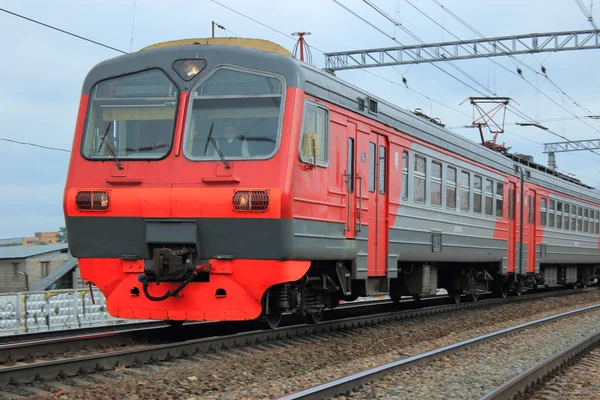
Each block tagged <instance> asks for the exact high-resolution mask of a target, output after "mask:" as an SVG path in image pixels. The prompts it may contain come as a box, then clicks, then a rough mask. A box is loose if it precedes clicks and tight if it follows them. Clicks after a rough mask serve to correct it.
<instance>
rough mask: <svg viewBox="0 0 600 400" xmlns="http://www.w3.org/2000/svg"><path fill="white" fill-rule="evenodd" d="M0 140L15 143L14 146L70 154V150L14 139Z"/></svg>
mask: <svg viewBox="0 0 600 400" xmlns="http://www.w3.org/2000/svg"><path fill="white" fill-rule="evenodd" d="M0 140H1V141H3V142H11V143H16V144H21V145H24V146H32V147H38V148H41V149H45V150H54V151H63V152H65V153H70V152H71V150H67V149H61V148H59V147H52V146H44V145H41V144H37V143H30V142H21V141H19V140H14V139H8V138H0Z"/></svg>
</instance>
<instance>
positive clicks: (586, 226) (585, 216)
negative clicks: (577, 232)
mask: <svg viewBox="0 0 600 400" xmlns="http://www.w3.org/2000/svg"><path fill="white" fill-rule="evenodd" d="M588 218H589V211H588V209H587V208H586V209H584V210H583V231H584V232H585V233H587V232H588V230H589V229H590V225H589V220H588Z"/></svg>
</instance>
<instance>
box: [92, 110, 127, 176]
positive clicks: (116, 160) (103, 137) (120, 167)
mask: <svg viewBox="0 0 600 400" xmlns="http://www.w3.org/2000/svg"><path fill="white" fill-rule="evenodd" d="M111 125H112V121H110V122H109V123H108V126H107V127H106V132H104V136H102V140H101V141H100V146H99V147H98V150H100V148H101V147H102V143H104V139H106V135H108V130H109V129H110V126H111ZM106 146H107V147H108V150H110V154H112V156H113V159H114V160H115V163H116V164H117V168H119V169H123V165H121V163H120V162H119V159H118V158H117V155H116V154H115V151H114V150H113V148H112V146H111V145H110V143H109V142H106Z"/></svg>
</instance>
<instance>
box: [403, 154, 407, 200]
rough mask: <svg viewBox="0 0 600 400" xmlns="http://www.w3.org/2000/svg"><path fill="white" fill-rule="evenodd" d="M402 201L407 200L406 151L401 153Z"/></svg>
mask: <svg viewBox="0 0 600 400" xmlns="http://www.w3.org/2000/svg"><path fill="white" fill-rule="evenodd" d="M402 200H408V151H406V150H403V151H402Z"/></svg>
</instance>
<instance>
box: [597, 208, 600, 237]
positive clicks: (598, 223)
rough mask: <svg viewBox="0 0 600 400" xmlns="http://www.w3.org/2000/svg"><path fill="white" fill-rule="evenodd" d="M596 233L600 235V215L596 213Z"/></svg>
mask: <svg viewBox="0 0 600 400" xmlns="http://www.w3.org/2000/svg"><path fill="white" fill-rule="evenodd" d="M596 233H600V213H599V212H598V211H596Z"/></svg>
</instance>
